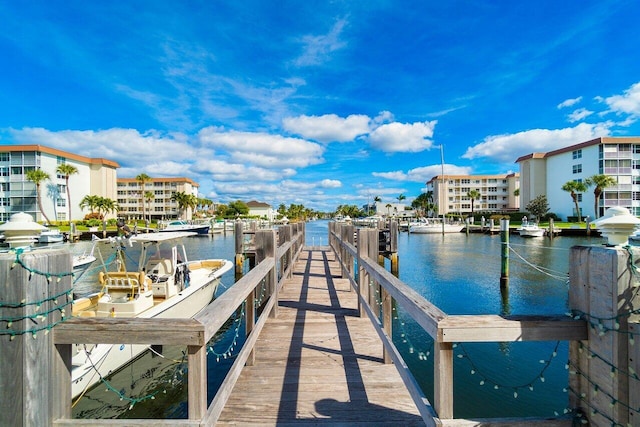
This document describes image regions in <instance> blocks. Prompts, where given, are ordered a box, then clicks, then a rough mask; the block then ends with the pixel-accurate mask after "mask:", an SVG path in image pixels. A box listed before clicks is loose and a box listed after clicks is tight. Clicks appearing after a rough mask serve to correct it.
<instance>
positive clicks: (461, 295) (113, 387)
mask: <svg viewBox="0 0 640 427" xmlns="http://www.w3.org/2000/svg"><path fill="white" fill-rule="evenodd" d="M601 242H602V239H601V238H591V239H590V238H576V237H558V238H555V239H553V240H551V239H548V238H543V239H526V240H525V239H522V238H520V237H519V236H511V239H510V243H511V247H512V249H513V250H512V251H511V252H510V259H511V263H510V286H509V292H508V294H505V293H501V291H500V286H499V278H500V237H499V236H490V235H483V234H471V235H469V236H467V235H465V234H464V233H460V234H446V235H444V236H442V235H424V234H423V235H417V234H411V235H410V234H407V233H400V236H399V239H398V253H399V260H400V274H399V277H400V279H401V280H403V281H404V282H405V283H407V284H409V285H410V286H412V287H413V288H414V289H416V290H417V291H418V292H419V293H420V294H422V295H423V296H424V297H425V298H427V299H428V300H429V301H431V302H432V303H434V304H435V305H437V306H438V307H439V308H440V309H442V310H443V311H444V312H446V313H448V314H503V313H507V314H562V313H565V312H566V311H567V299H568V293H567V289H568V271H569V249H570V248H571V246H574V245H591V244H601ZM83 244H87V243H85V242H81V243H78V244H76V246H74V247H73V249H72V250H74V251H78V250H80V248H81V245H83ZM306 244H307V245H327V244H328V243H327V222H326V221H315V222H310V223H308V224H307V227H306ZM78 245H80V246H78ZM187 249H188V251H189V256H191V257H193V258H200V257H202V258H205V257H217V258H228V259H231V260H232V259H233V258H234V236H233V234H232V233H230V234H228V235H226V236H225V235H222V234H218V235H213V236H205V237H197V238H192V239H190V241H189V245H188V248H187ZM135 255H136V254H135V253H131V257H132V258H135ZM106 257H108V254H105V258H106ZM96 274H97V273H96ZM233 282H234V277H233V273H230V274H227V275H226V276H225V277H223V284H222V286H221V287H220V289H219V293H220V292H224V290H225V288H226V287H228V286H230V285H231V284H233ZM92 283H93V282H92V281H91V275H90V274H88V275H87V276H86V277H85V278H83V279H82V280H81V281H80V282H79V283H77V284H76V287H75V290H76V292H77V293H79V294H82V293H85V292H90V291H93V290H95V289H94V285H93V284H92ZM242 330H243V326H242V325H241V323H240V322H235V321H234V319H231V320H230V321H229V322H228V323H227V327H226V333H224V334H222V335H221V336H219V337H217V338H216V342H215V343H211V344H212V345H211V346H210V354H209V356H208V357H209V359H208V363H209V367H210V368H209V378H208V380H209V394H210V396H209V400H210V399H211V398H212V397H213V393H214V391H215V389H216V388H217V386H218V385H219V384H220V383H221V381H222V379H223V377H224V374H225V373H226V371H227V370H228V369H229V367H230V366H231V364H232V363H233V355H232V356H230V357H226V356H225V355H228V354H229V352H230V353H231V354H233V350H230V348H231V346H232V344H233V341H234V340H235V339H236V337H237V339H239V340H241V339H242V338H241V335H242V332H241V331H242ZM238 335H239V336H238ZM394 341H395V342H396V345H397V346H398V348H399V350H400V352H401V353H402V354H403V357H404V358H405V360H406V362H407V364H408V365H409V366H410V368H411V370H412V372H413V373H414V376H415V377H416V378H417V379H418V381H419V382H420V384H421V385H422V387H423V389H424V390H425V391H426V393H427V396H428V398H429V399H430V400H431V399H433V395H432V391H431V389H432V381H433V352H432V348H433V342H432V340H431V339H430V338H429V337H428V335H426V334H425V333H424V332H423V331H422V330H421V329H420V328H419V327H418V326H417V325H416V324H415V323H414V322H413V321H412V320H411V319H410V318H408V317H407V316H406V314H405V313H403V312H402V311H401V310H400V311H399V312H398V319H397V320H396V321H395V323H394ZM240 344H241V342H238V345H240ZM183 350H184V349H180V348H165V349H163V351H162V354H163V356H164V357H160V356H157V355H155V354H153V353H148V354H146V355H145V356H144V357H143V358H141V359H140V360H139V361H137V362H136V363H134V364H132V365H131V366H128V367H127V368H125V369H124V370H122V371H121V372H119V373H118V374H116V375H114V376H113V377H112V378H111V379H110V382H109V383H107V384H106V385H100V386H97V387H96V388H94V389H93V390H90V391H88V392H87V393H86V395H85V396H84V398H83V399H81V400H80V401H79V403H77V404H76V405H75V406H74V409H73V414H74V417H78V418H87V417H90V418H94V417H95V418H115V417H122V418H153V417H158V418H162V417H166V418H184V417H186V412H187V409H186V408H187V406H186V397H187V390H186V386H185V385H184V383H183V381H182V378H183V376H184V375H186V372H185V371H184V369H185V367H186V365H185V364H183V363H180V362H181V360H182V356H183ZM567 352H568V344H567V343H566V342H560V343H557V342H535V343H480V344H464V345H459V346H457V347H456V348H455V349H454V353H455V354H456V357H455V368H454V372H455V374H454V378H455V384H454V392H455V407H454V411H455V417H456V418H464V417H496V416H500V417H507V416H554V414H555V413H559V414H561V413H562V412H563V411H564V409H565V408H566V406H567V404H568V395H567V393H566V391H564V389H565V387H566V386H567V378H568V373H567V371H566V369H565V364H566V362H567V359H568V354H567ZM118 393H122V394H123V395H124V396H127V397H129V396H131V397H134V401H130V400H128V399H126V398H125V399H120V396H119V394H118ZM150 397H153V399H151V398H150ZM138 399H139V400H138ZM132 404H133V405H132Z"/></svg>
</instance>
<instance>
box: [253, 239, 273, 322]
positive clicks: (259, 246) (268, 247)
mask: <svg viewBox="0 0 640 427" xmlns="http://www.w3.org/2000/svg"><path fill="white" fill-rule="evenodd" d="M277 246H278V245H277V240H276V232H275V230H258V231H256V265H258V264H259V263H260V262H262V261H263V260H265V259H267V258H275V256H276V251H277ZM276 264H277V263H274V266H273V268H272V269H271V271H270V272H269V273H268V274H267V286H268V289H269V295H270V297H271V298H275V301H276V303H275V304H274V305H273V309H272V310H271V313H269V317H271V318H274V317H277V316H278V277H277V274H276V268H277V265H276Z"/></svg>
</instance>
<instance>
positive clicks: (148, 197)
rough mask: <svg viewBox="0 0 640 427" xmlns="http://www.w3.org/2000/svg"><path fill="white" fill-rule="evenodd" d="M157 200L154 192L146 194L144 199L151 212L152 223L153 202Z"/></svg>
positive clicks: (146, 192)
mask: <svg viewBox="0 0 640 427" xmlns="http://www.w3.org/2000/svg"><path fill="white" fill-rule="evenodd" d="M155 198H156V195H155V194H153V192H152V191H145V192H144V199H145V200H146V201H147V208H148V211H149V222H151V202H152V201H153V199H155Z"/></svg>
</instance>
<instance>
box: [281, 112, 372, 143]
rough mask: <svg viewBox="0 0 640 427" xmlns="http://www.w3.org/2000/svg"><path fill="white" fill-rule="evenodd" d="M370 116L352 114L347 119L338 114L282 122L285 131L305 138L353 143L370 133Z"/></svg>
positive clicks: (302, 117) (292, 118) (299, 117)
mask: <svg viewBox="0 0 640 427" xmlns="http://www.w3.org/2000/svg"><path fill="white" fill-rule="evenodd" d="M369 122H370V119H369V117H368V116H365V115H360V114H352V115H350V116H348V117H346V118H342V117H338V116H337V115H336V114H325V115H322V116H304V115H303V116H298V117H287V118H285V119H284V120H283V121H282V125H283V127H284V129H285V130H286V131H288V132H291V133H294V134H296V135H300V136H302V137H303V138H309V139H313V140H315V141H319V142H324V143H327V142H347V141H353V140H354V139H355V138H357V137H358V136H359V135H363V134H366V133H368V132H369Z"/></svg>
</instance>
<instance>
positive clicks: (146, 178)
mask: <svg viewBox="0 0 640 427" xmlns="http://www.w3.org/2000/svg"><path fill="white" fill-rule="evenodd" d="M136 181H138V183H139V184H140V202H142V219H146V212H145V209H144V185H145V184H146V183H147V182H149V181H151V177H150V176H149V175H147V174H146V173H141V174H139V175H138V176H136Z"/></svg>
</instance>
